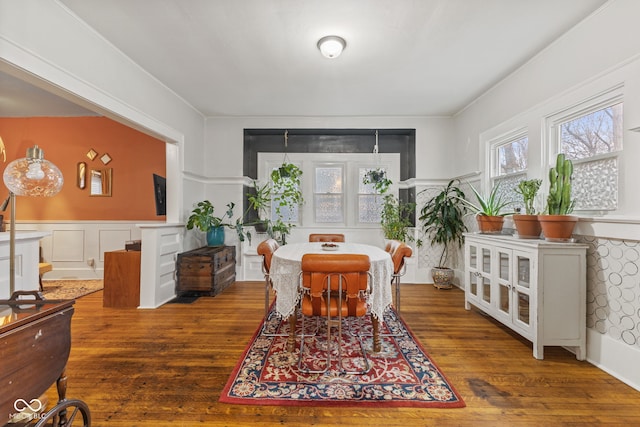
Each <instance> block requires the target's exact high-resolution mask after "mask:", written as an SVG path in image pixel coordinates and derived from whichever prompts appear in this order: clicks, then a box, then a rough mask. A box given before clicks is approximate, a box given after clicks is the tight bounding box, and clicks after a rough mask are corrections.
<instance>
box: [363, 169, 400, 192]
mask: <svg viewBox="0 0 640 427" xmlns="http://www.w3.org/2000/svg"><path fill="white" fill-rule="evenodd" d="M362 183H363V184H365V185H366V184H373V188H374V189H375V190H376V193H378V194H384V193H386V192H387V190H388V189H389V187H390V186H391V184H392V183H393V182H392V181H391V180H390V179H389V178H387V171H386V170H384V169H382V168H376V169H369V170H368V171H367V173H365V174H364V177H363V178H362Z"/></svg>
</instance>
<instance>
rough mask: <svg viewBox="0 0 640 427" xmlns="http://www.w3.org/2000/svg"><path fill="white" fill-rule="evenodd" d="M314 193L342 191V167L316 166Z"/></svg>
mask: <svg viewBox="0 0 640 427" xmlns="http://www.w3.org/2000/svg"><path fill="white" fill-rule="evenodd" d="M315 192H316V193H322V194H326V193H342V168H340V167H322V168H316V189H315Z"/></svg>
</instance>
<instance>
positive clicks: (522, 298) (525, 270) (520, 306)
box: [513, 253, 532, 329]
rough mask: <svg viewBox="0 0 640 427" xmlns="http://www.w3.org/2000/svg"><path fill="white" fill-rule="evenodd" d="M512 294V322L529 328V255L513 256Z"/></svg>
mask: <svg viewBox="0 0 640 427" xmlns="http://www.w3.org/2000/svg"><path fill="white" fill-rule="evenodd" d="M514 261H515V263H514V274H515V281H514V292H513V305H514V307H515V313H514V314H515V316H514V319H513V321H514V322H515V323H516V324H517V325H519V326H520V327H522V328H524V329H527V328H530V327H531V295H530V294H531V271H532V261H531V258H530V256H529V255H527V254H521V253H516V254H514Z"/></svg>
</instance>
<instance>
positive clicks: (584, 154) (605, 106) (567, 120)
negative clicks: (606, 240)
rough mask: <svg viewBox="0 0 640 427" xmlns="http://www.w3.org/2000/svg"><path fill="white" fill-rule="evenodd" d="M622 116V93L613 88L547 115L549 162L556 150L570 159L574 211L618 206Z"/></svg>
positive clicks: (599, 209)
mask: <svg viewBox="0 0 640 427" xmlns="http://www.w3.org/2000/svg"><path fill="white" fill-rule="evenodd" d="M622 116H623V103H622V93H621V91H619V90H614V91H611V92H609V93H607V94H605V95H602V96H600V97H597V98H595V99H593V100H589V101H588V102H584V103H581V104H579V105H576V106H575V107H573V108H571V109H568V110H567V111H566V112H564V114H562V115H561V116H560V115H558V116H554V117H551V118H549V129H550V143H551V147H552V148H551V150H550V156H549V157H550V158H549V163H550V164H549V166H553V164H554V162H555V155H556V153H558V152H562V153H564V154H565V156H566V157H567V158H568V159H571V160H572V161H573V181H572V184H573V185H572V197H573V198H574V199H575V201H576V204H575V207H574V209H575V210H577V211H580V210H581V211H606V210H615V209H617V207H618V173H619V164H618V161H619V156H620V153H621V152H622V135H623V127H622Z"/></svg>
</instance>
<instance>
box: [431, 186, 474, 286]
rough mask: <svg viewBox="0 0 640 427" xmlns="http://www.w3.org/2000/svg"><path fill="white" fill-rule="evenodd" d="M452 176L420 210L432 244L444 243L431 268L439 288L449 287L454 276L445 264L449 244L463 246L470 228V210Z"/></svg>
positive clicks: (435, 284)
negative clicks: (465, 235)
mask: <svg viewBox="0 0 640 427" xmlns="http://www.w3.org/2000/svg"><path fill="white" fill-rule="evenodd" d="M457 183H458V181H456V180H451V181H449V184H447V186H446V187H444V188H443V189H442V191H440V192H439V193H438V194H436V195H435V196H433V197H432V198H431V199H429V200H428V201H427V202H426V203H425V204H424V206H423V207H422V209H421V210H420V217H419V220H420V222H421V228H422V232H423V233H424V234H425V236H426V237H427V238H428V239H429V240H430V242H431V244H432V245H442V253H441V254H440V259H439V261H438V265H437V266H436V267H434V268H433V269H432V270H431V276H432V278H433V285H434V286H435V287H436V288H439V289H450V288H451V287H452V282H453V278H454V272H453V269H451V268H449V267H446V266H445V263H446V261H447V259H448V255H449V248H450V246H451V244H454V243H456V244H457V245H458V248H461V247H462V245H463V243H464V235H463V233H464V232H465V231H467V226H466V225H465V223H464V215H465V213H466V211H467V208H466V205H465V204H464V203H463V202H462V200H464V198H465V195H464V192H463V191H462V190H461V189H460V188H459V187H458V186H457V185H456V184H457Z"/></svg>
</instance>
